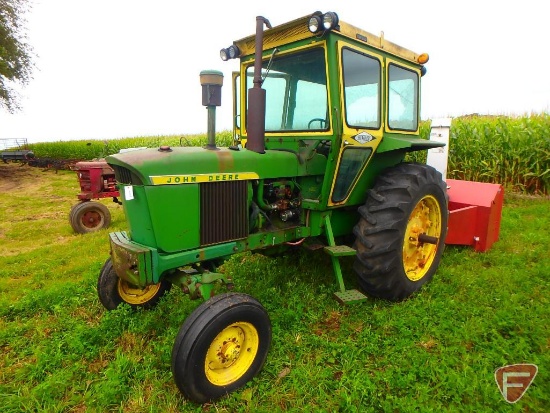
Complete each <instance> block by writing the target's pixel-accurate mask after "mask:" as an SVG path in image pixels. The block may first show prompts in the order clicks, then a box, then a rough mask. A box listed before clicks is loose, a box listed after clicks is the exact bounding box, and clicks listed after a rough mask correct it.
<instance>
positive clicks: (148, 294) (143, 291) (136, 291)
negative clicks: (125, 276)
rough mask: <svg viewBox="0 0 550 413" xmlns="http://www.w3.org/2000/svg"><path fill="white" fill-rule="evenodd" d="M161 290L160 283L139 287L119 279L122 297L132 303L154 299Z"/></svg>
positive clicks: (143, 302)
mask: <svg viewBox="0 0 550 413" xmlns="http://www.w3.org/2000/svg"><path fill="white" fill-rule="evenodd" d="M159 290H160V283H158V284H153V285H148V286H146V287H145V288H139V287H135V286H133V285H131V284H129V283H128V282H127V281H124V280H121V279H119V280H118V294H119V295H120V298H122V299H123V300H124V301H125V302H126V303H128V304H132V305H139V304H145V303H146V302H148V301H150V300H151V299H153V298H154V297H155V296H156V295H157V293H158V291H159Z"/></svg>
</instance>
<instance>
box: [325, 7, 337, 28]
mask: <svg viewBox="0 0 550 413" xmlns="http://www.w3.org/2000/svg"><path fill="white" fill-rule="evenodd" d="M336 26H338V15H337V14H336V13H334V12H331V11H329V12H327V13H325V14H324V15H323V27H324V28H325V30H332V29H334V28H335V27H336Z"/></svg>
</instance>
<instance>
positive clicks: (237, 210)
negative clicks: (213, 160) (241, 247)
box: [200, 181, 248, 246]
mask: <svg viewBox="0 0 550 413" xmlns="http://www.w3.org/2000/svg"><path fill="white" fill-rule="evenodd" d="M200 194H201V218H200V220H201V240H200V242H201V246H204V245H211V244H218V243H221V242H227V241H233V240H236V239H242V238H246V237H247V236H248V211H247V209H248V208H247V183H246V181H234V182H212V183H203V184H200Z"/></svg>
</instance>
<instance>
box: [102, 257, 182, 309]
mask: <svg viewBox="0 0 550 413" xmlns="http://www.w3.org/2000/svg"><path fill="white" fill-rule="evenodd" d="M171 287H172V284H170V283H169V282H168V281H166V280H162V281H160V282H159V283H158V284H152V285H148V286H146V287H145V288H139V287H136V286H133V285H131V284H130V283H128V282H127V281H125V280H122V279H121V278H119V277H118V275H117V274H116V272H115V270H114V268H113V263H112V261H111V259H110V258H109V259H108V260H107V261H105V264H103V268H101V272H100V273H99V279H98V280H97V294H98V296H99V301H101V304H103V307H105V308H106V309H107V310H114V309H116V308H117V307H118V306H119V305H120V304H122V303H126V304H129V305H130V306H131V307H132V308H134V309H136V308H144V309H146V310H148V309H151V308H153V307H154V306H155V305H157V304H158V302H159V300H160V299H161V297H162V296H163V295H164V294H166V293H167V292H168V291H170V288H171Z"/></svg>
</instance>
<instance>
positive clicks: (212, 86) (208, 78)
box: [200, 70, 223, 150]
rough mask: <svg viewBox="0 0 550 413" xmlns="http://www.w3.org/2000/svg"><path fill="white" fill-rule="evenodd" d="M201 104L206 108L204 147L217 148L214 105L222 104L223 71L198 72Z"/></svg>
mask: <svg viewBox="0 0 550 413" xmlns="http://www.w3.org/2000/svg"><path fill="white" fill-rule="evenodd" d="M200 80H201V86H202V104H203V106H206V109H207V110H208V129H207V131H208V132H207V136H208V143H207V144H206V149H211V150H217V149H218V148H217V146H216V106H221V104H222V85H223V73H222V72H218V71H217V70H203V71H202V72H201V73H200Z"/></svg>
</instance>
